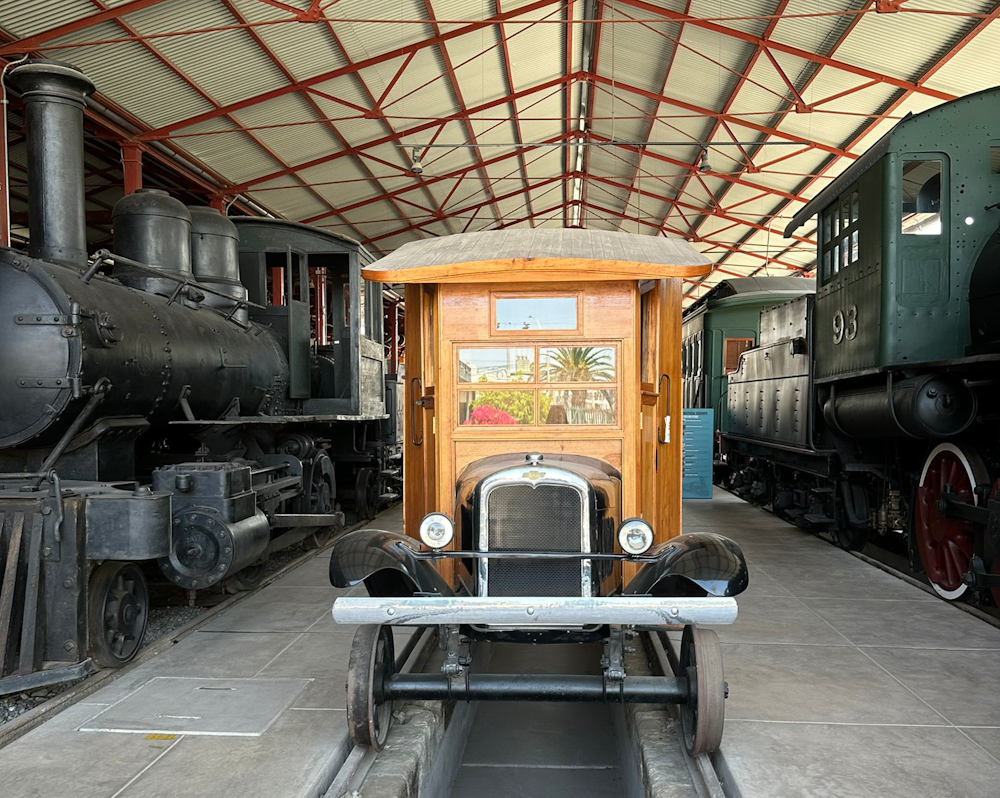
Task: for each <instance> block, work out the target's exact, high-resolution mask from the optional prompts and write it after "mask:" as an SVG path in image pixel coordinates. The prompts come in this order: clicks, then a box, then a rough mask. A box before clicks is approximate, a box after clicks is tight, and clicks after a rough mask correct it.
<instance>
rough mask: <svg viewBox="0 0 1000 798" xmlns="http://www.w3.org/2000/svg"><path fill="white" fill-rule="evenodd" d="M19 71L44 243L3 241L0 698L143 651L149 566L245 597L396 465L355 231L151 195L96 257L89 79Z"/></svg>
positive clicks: (122, 220)
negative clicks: (89, 208)
mask: <svg viewBox="0 0 1000 798" xmlns="http://www.w3.org/2000/svg"><path fill="white" fill-rule="evenodd" d="M9 79H10V82H11V84H12V85H13V86H14V87H15V88H16V89H17V90H18V91H19V92H20V93H21V96H22V99H23V102H24V107H25V117H26V124H27V136H28V167H29V169H28V177H29V188H30V190H31V193H30V197H29V201H30V218H29V221H30V233H31V237H30V246H29V249H28V252H27V254H25V253H23V252H20V251H16V250H13V249H0V346H2V351H3V364H4V367H3V369H2V370H0V403H2V404H0V407H2V411H3V412H2V413H0V472H2V473H0V520H2V524H0V693H4V692H10V691H15V690H22V689H28V688H30V687H32V686H38V685H42V684H49V683H53V682H56V681H61V680H66V679H70V678H74V677H76V676H79V675H82V674H84V673H86V672H88V671H89V670H91V669H92V668H93V667H94V666H95V665H102V666H115V665H120V664H122V663H124V662H127V661H128V660H129V659H130V658H131V657H132V656H133V655H134V654H135V652H136V650H137V648H138V646H139V645H140V643H141V640H142V636H143V632H144V629H145V625H146V619H147V615H148V607H149V592H148V587H147V573H148V572H152V573H155V574H156V575H157V576H158V578H160V579H164V578H165V579H168V580H170V582H172V583H174V584H175V585H178V586H180V587H181V588H184V589H187V590H200V589H203V588H211V587H216V588H218V586H220V585H222V586H224V587H225V588H226V589H229V590H237V589H245V588H247V587H250V586H252V585H254V584H255V583H256V582H258V581H259V580H260V578H261V577H262V576H263V572H264V562H265V560H266V558H267V556H268V553H269V552H270V551H272V550H274V549H275V548H279V547H281V546H283V545H289V544H291V543H295V542H298V541H302V540H305V541H306V543H307V544H308V545H313V546H316V545H320V544H322V543H323V542H325V540H326V539H328V538H329V537H330V535H331V534H332V532H333V531H334V530H335V529H336V528H337V527H338V526H342V524H343V512H341V510H340V507H339V502H343V501H346V502H347V506H348V507H351V506H353V507H354V508H355V509H356V510H357V512H358V514H359V515H360V516H362V517H371V516H372V515H373V514H374V507H375V505H376V504H377V503H378V502H379V500H380V498H382V497H383V495H384V494H385V493H387V492H389V488H388V487H386V484H387V480H389V479H391V478H392V477H393V476H394V474H396V472H398V470H399V467H400V462H399V460H400V458H401V446H400V444H399V442H398V438H397V439H395V440H393V439H392V438H391V437H390V438H389V439H388V440H386V439H385V437H384V431H383V425H384V424H385V422H386V421H387V420H388V419H389V418H390V417H391V415H392V414H393V413H394V409H393V408H387V407H386V406H385V397H386V395H387V393H386V383H385V382H384V376H383V375H384V370H385V367H384V356H383V348H382V302H381V287H380V286H379V285H378V284H377V283H367V284H365V283H363V282H362V280H361V269H362V267H364V266H366V265H368V264H370V263H371V261H372V258H371V256H369V255H368V254H367V253H366V252H365V250H364V249H363V248H362V247H361V246H360V245H359V244H358V243H357V242H354V241H351V240H349V239H346V238H342V237H340V236H336V235H332V234H330V233H327V232H324V231H320V230H316V229H313V228H308V227H305V226H302V225H297V224H292V223H288V222H281V221H276V220H263V219H228V218H226V217H224V216H222V215H221V214H220V213H218V212H217V211H215V210H213V209H211V208H187V207H185V206H184V205H183V204H182V203H180V202H178V201H176V200H174V199H172V198H171V197H169V196H168V195H166V194H165V193H164V192H160V191H155V190H149V191H140V192H138V193H136V194H132V195H130V196H126V197H124V198H123V199H122V200H121V201H120V202H119V203H118V204H117V205H116V206H115V210H114V235H115V245H114V252H108V251H100V252H98V253H97V254H95V255H94V256H92V257H88V251H87V242H86V237H85V226H84V221H85V217H84V179H83V178H84V176H83V109H84V101H85V97H86V95H87V94H89V93H90V92H91V91H92V90H93V88H94V87H93V84H91V82H90V81H89V80H88V79H87V78H86V77H85V76H84V75H83V74H82V73H80V72H79V71H78V70H76V69H75V68H73V67H71V66H69V65H66V64H61V63H57V62H45V61H41V62H38V61H36V62H28V63H26V64H23V65H20V66H17V67H15V68H13V69H11V70H10V72H9ZM387 431H388V432H389V433H390V435H391V434H394V433H395V432H396V430H395V429H394V428H389V429H388V430H387ZM393 458H395V459H393ZM338 478H339V479H338ZM338 484H339V486H340V487H339V488H338ZM157 565H158V566H159V568H157V567H156V566H157Z"/></svg>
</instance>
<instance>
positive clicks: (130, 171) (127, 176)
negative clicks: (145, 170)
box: [122, 141, 142, 194]
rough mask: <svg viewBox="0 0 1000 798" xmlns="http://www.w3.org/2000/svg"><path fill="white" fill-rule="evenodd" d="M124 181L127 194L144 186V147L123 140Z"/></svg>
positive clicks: (133, 192)
mask: <svg viewBox="0 0 1000 798" xmlns="http://www.w3.org/2000/svg"><path fill="white" fill-rule="evenodd" d="M122 182H123V184H124V188H125V193H126V194H135V192H137V191H138V190H139V189H140V188H142V148H141V147H140V146H139V145H138V144H134V143H132V142H130V141H126V142H122Z"/></svg>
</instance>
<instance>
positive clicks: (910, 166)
mask: <svg viewBox="0 0 1000 798" xmlns="http://www.w3.org/2000/svg"><path fill="white" fill-rule="evenodd" d="M902 217H903V218H902V230H903V235H908V236H936V235H940V234H941V161H936V160H935V161H916V160H913V161H904V162H903V197H902Z"/></svg>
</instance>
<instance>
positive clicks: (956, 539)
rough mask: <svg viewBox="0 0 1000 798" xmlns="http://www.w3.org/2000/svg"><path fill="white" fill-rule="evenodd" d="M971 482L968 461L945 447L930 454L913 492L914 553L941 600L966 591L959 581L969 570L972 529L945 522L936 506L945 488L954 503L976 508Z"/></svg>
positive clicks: (954, 520) (962, 523) (965, 524)
mask: <svg viewBox="0 0 1000 798" xmlns="http://www.w3.org/2000/svg"><path fill="white" fill-rule="evenodd" d="M945 447H947V448H945ZM972 480H973V475H972V472H971V466H970V464H969V462H968V460H967V459H966V458H964V457H963V456H962V455H961V453H960V452H959V451H958V450H957V449H956V448H955V447H953V446H950V445H945V446H942V447H939V448H938V449H936V450H935V451H934V452H932V453H931V457H930V459H929V460H928V462H927V465H925V466H924V474H923V478H922V479H921V483H920V487H918V488H917V502H916V508H915V513H914V519H913V524H914V530H915V532H916V537H917V551H918V552H919V554H920V562H921V563H922V564H923V566H924V571H926V572H927V578H928V579H929V580H930V582H931V585H932V586H933V587H934V589H935V590H937V592H938V593H940V594H941V595H942V596H944V597H945V598H958V597H959V596H960V595H962V594H963V593H964V592H965V590H966V585H965V583H964V582H963V581H962V577H963V576H964V575H965V573H966V572H967V571H968V570H969V561H970V560H971V559H972V555H973V552H974V549H973V535H974V531H973V530H974V526H973V525H972V524H970V523H969V522H968V521H961V520H959V519H957V518H945V517H944V516H943V515H942V514H941V511H940V510H939V509H938V502H939V501H940V499H941V497H942V496H943V495H944V493H945V489H946V486H947V485H951V492H952V494H953V495H954V496H955V498H956V499H958V501H960V502H966V503H969V504H976V499H975V494H974V492H973V488H974V487H975V486H974V485H973V481H972Z"/></svg>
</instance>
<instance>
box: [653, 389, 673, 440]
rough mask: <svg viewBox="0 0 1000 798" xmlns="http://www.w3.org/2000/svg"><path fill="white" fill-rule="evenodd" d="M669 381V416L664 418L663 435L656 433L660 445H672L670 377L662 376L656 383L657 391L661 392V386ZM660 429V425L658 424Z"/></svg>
mask: <svg viewBox="0 0 1000 798" xmlns="http://www.w3.org/2000/svg"><path fill="white" fill-rule="evenodd" d="M664 380H666V381H667V393H666V396H667V402H666V404H667V414H666V415H665V416H664V417H663V433H662V434H661V433H660V431H659V430H657V432H656V439H657V441H659V442H660V443H670V375H669V374H661V375H660V378H659V379H658V380H657V381H656V391H657V393H659V392H660V386H662V385H663V381H664ZM657 427H659V424H657Z"/></svg>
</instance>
